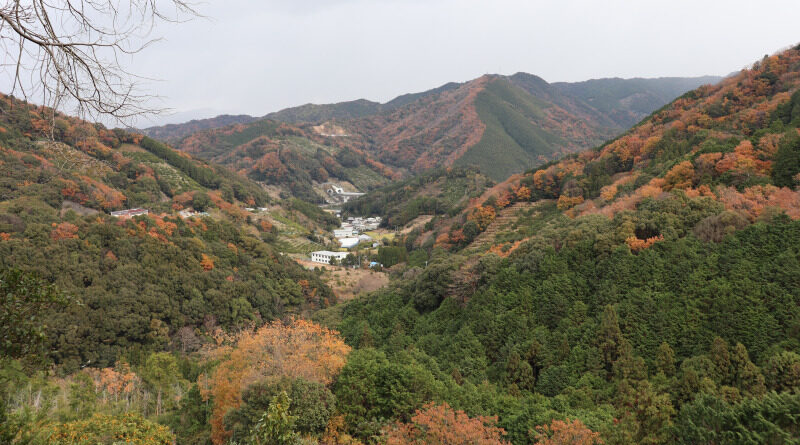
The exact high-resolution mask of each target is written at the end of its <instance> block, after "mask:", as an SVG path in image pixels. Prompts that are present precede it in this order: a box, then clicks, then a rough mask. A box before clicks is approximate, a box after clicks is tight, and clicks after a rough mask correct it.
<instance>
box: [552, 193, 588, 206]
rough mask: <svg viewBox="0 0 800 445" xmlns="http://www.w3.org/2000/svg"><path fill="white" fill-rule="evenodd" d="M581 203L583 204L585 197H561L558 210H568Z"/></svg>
mask: <svg viewBox="0 0 800 445" xmlns="http://www.w3.org/2000/svg"><path fill="white" fill-rule="evenodd" d="M581 203H583V196H575V197H570V196H567V195H561V196H559V197H558V204H557V207H558V210H567V209H571V208H573V207H575V206H576V205H578V204H581Z"/></svg>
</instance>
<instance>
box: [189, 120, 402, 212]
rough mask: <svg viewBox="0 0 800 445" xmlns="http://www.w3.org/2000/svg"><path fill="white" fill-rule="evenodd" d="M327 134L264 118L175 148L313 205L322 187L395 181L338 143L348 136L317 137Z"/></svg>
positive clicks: (366, 186) (367, 185) (191, 139)
mask: <svg viewBox="0 0 800 445" xmlns="http://www.w3.org/2000/svg"><path fill="white" fill-rule="evenodd" d="M324 131H325V128H323V127H315V126H311V125H305V126H303V127H296V126H292V125H289V124H285V123H280V122H277V121H273V120H268V119H264V120H259V121H256V122H253V123H250V124H241V125H232V126H228V127H223V128H217V129H213V130H208V131H202V132H198V133H194V134H192V135H190V136H188V137H186V138H184V139H182V140H181V142H180V143H178V144H177V145H176V147H177V148H178V149H180V150H182V151H184V152H187V153H191V154H193V155H195V156H199V157H201V158H204V159H209V160H212V161H214V162H217V163H220V164H222V165H225V166H227V167H228V168H230V169H232V170H234V171H237V172H239V173H241V174H242V175H244V176H247V177H249V178H250V179H252V180H254V181H258V182H261V183H265V184H269V185H275V186H279V187H281V188H282V189H283V190H284V191H286V192H287V194H289V195H291V196H294V197H297V198H301V199H304V200H306V201H309V202H320V201H322V199H323V197H322V195H321V194H322V193H324V192H322V191H320V190H315V186H316V185H318V184H322V183H325V182H329V181H334V182H342V181H346V182H349V183H350V184H353V185H354V186H355V187H356V188H358V189H361V190H365V189H371V188H375V187H377V186H379V185H383V184H385V183H386V182H387V181H388V179H389V178H394V177H395V172H394V171H393V170H392V169H389V168H387V167H386V166H384V165H382V164H381V163H379V162H376V161H374V160H373V159H372V158H370V157H368V156H363V153H362V152H360V151H359V150H358V149H350V148H348V147H347V146H346V144H345V143H340V140H341V139H344V138H336V137H328V138H326V137H325V136H321V135H320V134H318V132H324ZM329 131H334V130H329Z"/></svg>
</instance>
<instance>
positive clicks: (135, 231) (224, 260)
mask: <svg viewBox="0 0 800 445" xmlns="http://www.w3.org/2000/svg"><path fill="white" fill-rule="evenodd" d="M0 108H2V113H1V114H0V171H2V177H3V179H2V182H1V183H0V196H2V199H1V200H0V252H2V254H1V255H0V256H2V259H0V264H1V265H2V267H3V268H19V269H23V270H25V271H28V272H36V273H37V274H38V275H39V276H40V277H42V278H43V279H44V280H46V282H49V283H54V284H55V285H56V287H57V288H58V289H59V290H60V291H61V292H64V293H66V294H69V295H72V296H73V297H74V298H75V299H76V300H77V301H78V302H79V303H77V304H74V305H72V306H70V307H69V308H68V309H66V310H59V311H53V312H52V313H50V314H48V321H47V325H48V326H49V327H50V329H49V334H50V335H49V344H48V345H47V346H48V349H49V351H50V353H49V355H50V358H52V359H53V360H54V361H55V363H56V364H58V365H60V367H61V368H62V369H65V370H72V369H77V368H78V367H80V366H85V365H86V364H87V363H91V364H93V365H94V366H106V365H109V364H113V363H114V362H115V361H116V360H117V359H119V358H120V357H121V356H122V355H125V354H129V355H130V354H134V355H135V354H141V353H143V352H145V351H148V350H162V349H164V348H165V347H168V345H173V344H174V342H175V341H177V337H176V335H177V333H178V332H179V331H180V330H181V329H184V331H186V332H194V329H195V328H196V327H199V326H203V325H204V323H205V324H206V325H209V326H213V325H217V324H219V325H222V326H228V327H230V326H237V325H241V324H243V323H247V322H251V321H254V320H260V319H262V318H266V319H271V318H273V317H276V316H280V315H282V314H285V313H288V312H298V311H301V310H303V309H305V308H312V307H320V306H325V305H327V304H328V303H329V299H330V298H332V294H331V293H330V291H329V289H328V288H327V287H325V286H324V285H323V284H322V283H321V282H320V281H319V280H318V279H317V278H316V276H315V275H313V274H310V273H308V272H306V271H304V270H302V269H301V268H300V267H298V266H297V265H296V264H294V263H293V262H291V261H289V260H288V259H285V258H283V257H282V256H280V255H278V253H277V252H276V251H275V250H274V249H273V248H272V247H271V246H270V245H269V244H266V243H265V242H264V241H263V240H262V239H269V238H270V235H271V232H270V230H271V228H270V227H269V226H268V225H260V224H256V223H255V221H253V224H250V223H249V221H251V220H252V219H253V218H252V217H251V216H249V214H248V213H247V212H245V211H244V210H243V209H242V208H243V207H244V206H263V205H266V203H267V200H268V197H267V195H266V193H265V192H264V191H263V190H262V189H261V187H259V186H258V185H257V184H255V183H253V182H252V181H248V180H246V179H244V178H241V177H239V176H237V175H235V174H233V173H230V172H228V171H227V170H225V169H222V168H220V167H218V166H215V165H212V164H208V163H205V162H202V161H199V160H196V159H194V158H191V157H189V156H188V155H185V154H182V153H179V152H176V151H174V150H172V149H170V148H169V147H167V146H166V145H164V144H162V143H160V142H157V141H155V140H153V139H149V138H147V137H144V138H142V136H140V135H134V134H129V133H126V132H123V131H119V130H114V131H109V130H106V129H105V128H103V127H102V126H100V125H92V124H88V123H86V122H83V121H80V120H78V119H74V118H69V117H66V116H63V115H60V114H55V115H54V114H53V112H52V110H49V109H45V108H39V107H33V106H29V105H26V104H24V103H22V102H20V101H17V100H14V99H12V98H10V97H7V96H3V97H2V98H0ZM52 123H54V126H51V124H52ZM51 129H52V131H50V130H51ZM45 136H47V137H45ZM49 136H52V137H53V138H54V139H55V140H51V139H49ZM134 207H143V208H145V209H147V210H149V215H146V216H137V217H135V218H133V219H127V220H124V219H118V218H114V217H112V216H110V215H109V214H108V212H110V211H113V210H121V209H126V208H134ZM181 209H194V210H198V211H205V212H207V213H208V214H209V216H206V217H195V218H191V219H182V218H181V217H179V216H178V214H177V211H178V210H181ZM209 323H210V324H209Z"/></svg>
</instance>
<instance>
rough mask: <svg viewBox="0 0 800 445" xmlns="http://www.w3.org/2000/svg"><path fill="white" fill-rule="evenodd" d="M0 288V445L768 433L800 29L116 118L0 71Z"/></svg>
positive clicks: (796, 178)
mask: <svg viewBox="0 0 800 445" xmlns="http://www.w3.org/2000/svg"><path fill="white" fill-rule="evenodd" d="M0 290H2V295H3V299H2V301H0V334H2V336H0V443H9V444H14V445H23V444H25V445H45V444H58V445H97V444H103V445H105V444H108V445H115V444H117V443H134V444H138V445H145V444H159V445H174V444H188V445H240V444H246V445H264V444H280V445H286V444H291V445H300V444H322V445H359V444H361V445H364V444H393V445H405V444H421V443H433V444H445V443H446V444H487V445H506V444H532V445H534V444H535V445H560V444H564V445H565V444H582V445H597V444H616V445H627V444H672V443H679V444H739V443H743V444H767V443H769V444H793V443H797V437H800V427H798V425H800V422H798V418H800V417H798V416H800V336H799V335H798V334H799V333H800V46H792V47H787V48H786V49H784V50H781V51H779V52H776V53H775V54H772V55H768V56H764V57H763V58H761V59H759V60H757V61H755V62H753V63H752V64H751V65H748V66H747V67H746V68H745V69H742V70H740V71H737V72H735V73H733V74H731V75H729V76H727V77H724V78H722V77H713V76H708V77H691V78H688V77H687V78H677V77H663V78H654V79H643V78H633V79H621V78H604V79H594V80H587V81H583V82H570V83H567V82H553V83H550V82H547V81H545V80H544V79H542V78H541V77H538V76H536V75H533V74H527V73H517V74H514V75H509V76H505V75H490V74H487V75H484V76H481V77H478V78H476V79H473V80H469V81H466V82H460V83H456V82H452V83H446V84H444V85H442V86H440V87H438V88H434V89H431V90H428V91H424V92H420V93H410V94H405V95H401V96H398V97H396V98H395V99H392V100H389V101H387V102H385V103H379V102H373V101H369V100H365V99H360V100H354V101H349V102H340V103H335V104H306V105H302V106H299V107H293V108H288V109H284V110H280V111H277V112H274V113H270V114H267V115H265V116H263V117H253V116H249V115H244V114H242V115H221V116H217V117H215V118H211V119H202V120H194V121H190V122H187V123H185V124H173V125H168V126H163V127H152V128H147V129H144V130H141V131H139V130H133V129H128V130H125V129H120V128H116V129H110V128H107V127H106V126H105V125H103V124H100V123H92V122H89V121H87V120H83V119H81V118H78V117H74V116H70V115H68V114H65V113H63V112H62V111H59V110H56V109H52V108H48V107H46V106H42V105H36V104H34V103H31V102H28V101H27V100H21V99H19V98H18V97H15V96H12V95H0Z"/></svg>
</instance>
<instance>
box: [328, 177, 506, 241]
mask: <svg viewBox="0 0 800 445" xmlns="http://www.w3.org/2000/svg"><path fill="white" fill-rule="evenodd" d="M491 185H493V183H492V181H491V180H490V179H488V178H486V177H485V176H483V175H481V174H480V173H479V172H478V171H476V170H475V169H470V168H448V169H436V170H431V171H429V172H425V173H421V174H419V175H417V176H414V177H412V178H409V179H406V180H403V181H396V182H393V183H392V184H390V185H387V186H385V187H381V188H379V189H377V190H374V191H372V192H370V193H367V194H366V195H365V196H362V197H360V198H359V199H356V200H353V201H350V202H348V203H346V204H345V205H344V206H343V211H344V213H345V215H359V216H382V217H383V221H384V223H385V225H386V226H388V227H395V226H397V227H402V226H405V225H406V224H408V223H409V222H411V221H412V220H414V219H416V218H418V217H419V216H421V215H430V216H436V215H451V216H452V215H454V214H459V213H461V212H462V211H463V210H464V209H465V208H466V206H467V204H468V203H469V201H470V199H473V198H477V197H479V196H481V194H482V193H483V192H484V191H485V190H486V189H487V188H488V187H490V186H491Z"/></svg>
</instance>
